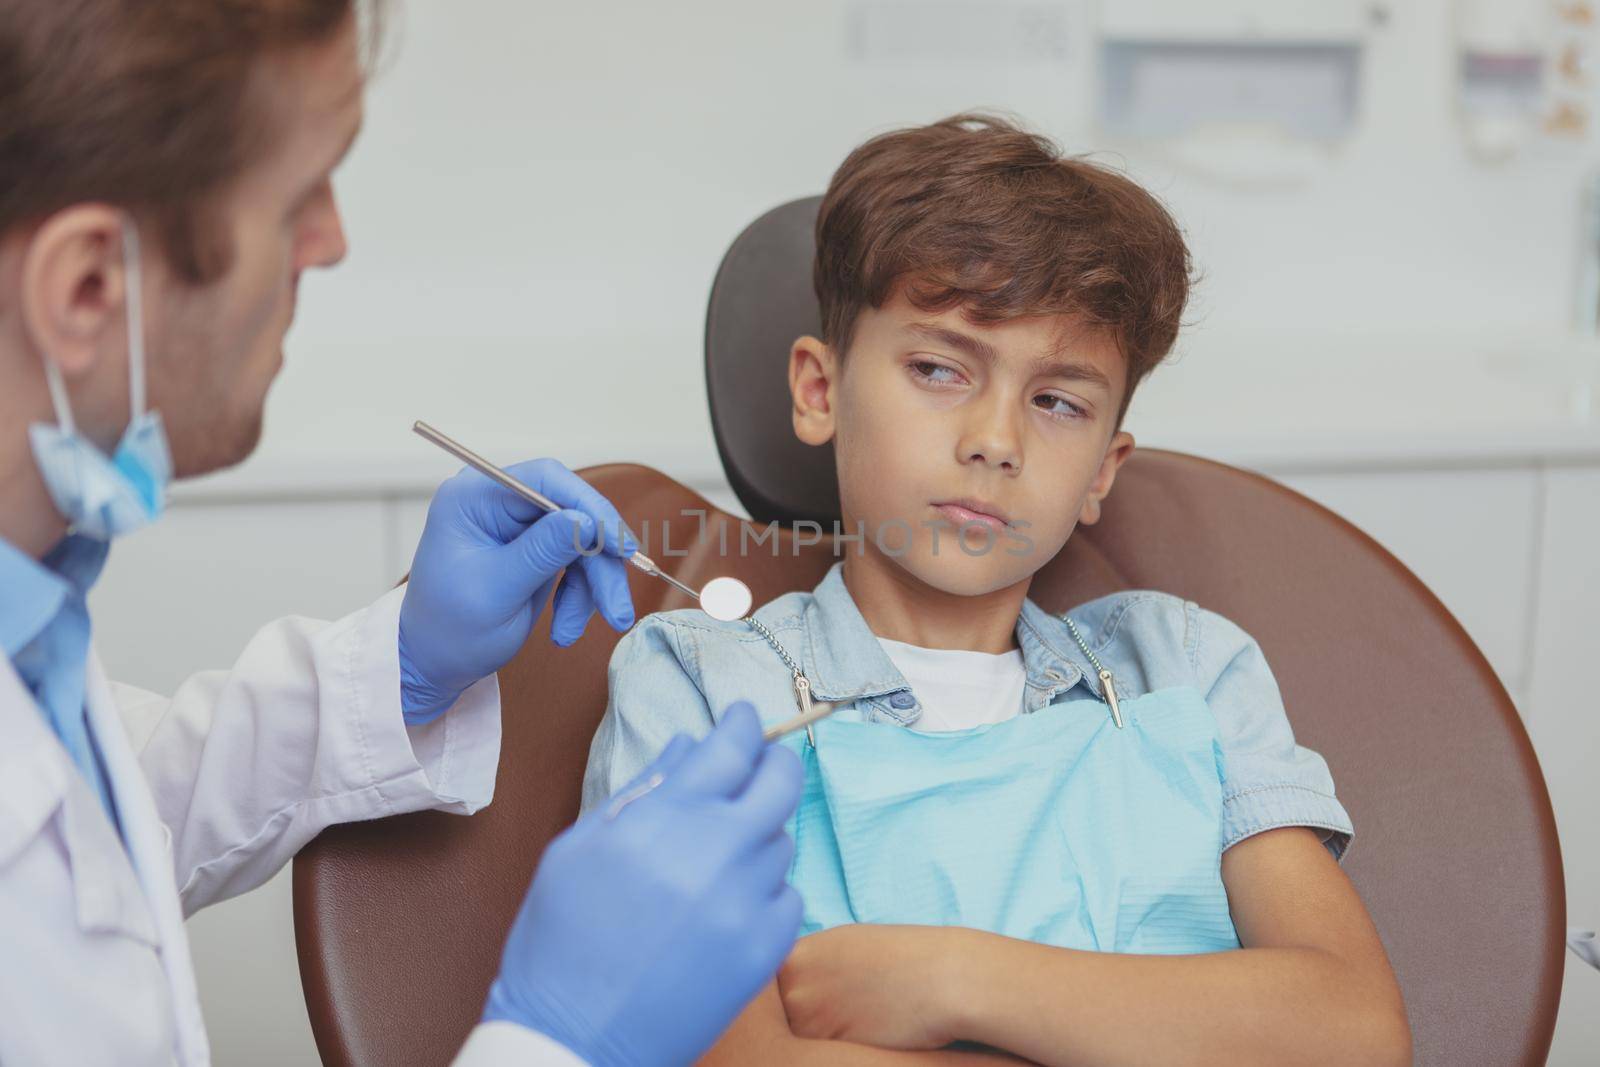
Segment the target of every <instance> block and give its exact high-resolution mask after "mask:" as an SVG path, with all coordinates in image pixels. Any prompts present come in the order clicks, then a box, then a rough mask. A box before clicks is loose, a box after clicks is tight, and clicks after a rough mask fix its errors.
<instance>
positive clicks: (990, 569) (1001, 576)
mask: <svg viewBox="0 0 1600 1067" xmlns="http://www.w3.org/2000/svg"><path fill="white" fill-rule="evenodd" d="M947 547H948V546H946V545H940V546H939V553H938V555H934V554H932V553H929V552H918V553H910V554H907V555H906V556H904V557H902V558H901V559H899V560H897V561H896V562H898V563H899V564H900V566H901V567H903V568H905V570H906V571H908V572H909V573H910V574H911V575H912V576H913V577H915V578H916V579H917V580H918V581H920V582H922V583H923V584H924V585H927V586H930V587H931V588H933V589H937V590H938V591H939V592H941V593H948V594H949V595H951V596H968V597H975V596H987V595H988V594H990V593H995V592H998V591H1000V590H1002V589H1009V588H1011V587H1012V586H1014V585H1016V584H1017V583H1018V582H1025V581H1027V580H1028V579H1030V578H1032V577H1033V572H1034V570H1035V569H1036V568H1035V567H1034V566H1033V564H1034V562H1035V561H1033V560H1030V559H1027V558H1023V557H1017V556H1008V555H1006V554H1005V551H1004V550H1003V549H996V550H994V551H991V552H989V553H987V554H985V555H978V556H973V555H968V554H966V553H965V552H962V551H961V549H959V548H955V549H952V550H951V551H949V552H947V551H945V550H946V548H947Z"/></svg>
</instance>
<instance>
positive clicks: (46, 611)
mask: <svg viewBox="0 0 1600 1067" xmlns="http://www.w3.org/2000/svg"><path fill="white" fill-rule="evenodd" d="M110 547H111V546H110V545H109V544H107V543H106V542H104V541H96V540H93V539H91V538H88V537H81V536H78V535H76V534H74V535H72V536H68V537H64V538H62V539H61V541H60V542H59V543H57V545H56V546H55V547H54V548H52V549H51V550H50V552H49V553H48V554H47V555H46V556H45V557H44V559H43V560H36V559H34V558H33V557H32V556H29V555H26V554H24V553H23V551H22V550H21V549H19V548H17V547H16V546H15V545H13V544H11V542H9V541H7V540H5V539H4V538H0V651H3V652H4V653H5V656H6V658H7V659H15V658H16V657H17V654H18V653H20V652H21V651H22V650H23V649H24V648H27V647H28V646H29V645H30V644H32V643H33V640H34V639H35V638H36V637H38V636H39V635H40V634H41V633H43V632H44V629H45V627H46V626H48V625H50V620H52V619H54V618H55V617H56V615H58V614H59V613H60V611H61V608H62V605H64V604H65V603H66V602H67V598H68V597H69V596H71V595H72V594H73V593H77V594H79V595H80V596H82V595H86V594H87V593H88V591H89V588H90V587H91V586H93V585H94V583H95V580H96V579H98V578H99V577H100V572H101V570H102V569H103V568H104V567H105V562H106V556H107V554H108V553H109V551H110Z"/></svg>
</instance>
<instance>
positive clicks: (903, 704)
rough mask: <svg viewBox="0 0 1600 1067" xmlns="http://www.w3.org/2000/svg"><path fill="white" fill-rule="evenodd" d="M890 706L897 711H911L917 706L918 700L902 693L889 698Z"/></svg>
mask: <svg viewBox="0 0 1600 1067" xmlns="http://www.w3.org/2000/svg"><path fill="white" fill-rule="evenodd" d="M889 706H890V707H891V708H894V709H895V710H896V711H909V710H910V709H912V708H914V707H916V706H917V698H916V697H914V696H912V695H911V694H910V693H907V692H904V691H902V692H899V693H896V694H895V695H894V696H892V697H890V698H889Z"/></svg>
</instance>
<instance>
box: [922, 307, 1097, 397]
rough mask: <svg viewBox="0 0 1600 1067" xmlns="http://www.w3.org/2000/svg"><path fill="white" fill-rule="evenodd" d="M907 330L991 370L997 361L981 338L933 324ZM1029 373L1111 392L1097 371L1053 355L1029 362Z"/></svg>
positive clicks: (993, 352) (997, 354) (988, 345)
mask: <svg viewBox="0 0 1600 1067" xmlns="http://www.w3.org/2000/svg"><path fill="white" fill-rule="evenodd" d="M907 329H909V330H911V332H913V333H916V334H920V335H921V336H923V337H925V338H927V339H928V340H930V341H935V342H937V343H939V344H943V345H948V346H949V347H951V348H954V349H958V350H959V351H962V352H965V353H966V354H967V355H969V356H971V357H972V358H973V359H976V360H978V361H980V362H982V363H984V364H986V365H988V366H993V365H994V364H995V363H996V362H997V361H998V360H999V359H1000V353H999V352H997V351H995V348H994V346H993V345H991V344H990V343H989V342H987V341H985V340H983V339H982V338H981V337H973V336H972V335H971V334H965V333H962V332H961V331H960V330H952V329H950V328H949V327H948V326H941V325H939V324H938V323H935V322H913V323H909V324H908V325H907ZM1033 373H1035V374H1038V375H1041V376H1044V377H1047V378H1066V379H1069V380H1071V381H1079V382H1090V383H1092V384H1094V385H1098V386H1100V387H1101V388H1102V389H1105V390H1107V391H1109V390H1110V389H1111V380H1110V379H1109V378H1107V377H1106V376H1105V373H1104V372H1103V371H1101V370H1100V368H1099V367H1096V366H1094V365H1092V364H1089V363H1083V362H1079V361H1076V360H1070V359H1061V358H1060V357H1058V356H1056V355H1055V354H1054V353H1051V354H1049V355H1043V356H1039V357H1038V358H1036V359H1035V360H1034V361H1033Z"/></svg>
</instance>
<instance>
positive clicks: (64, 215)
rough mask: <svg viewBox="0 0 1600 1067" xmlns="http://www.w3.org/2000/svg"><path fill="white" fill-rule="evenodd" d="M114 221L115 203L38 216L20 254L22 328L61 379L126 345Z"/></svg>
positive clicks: (119, 217)
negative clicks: (41, 220)
mask: <svg viewBox="0 0 1600 1067" xmlns="http://www.w3.org/2000/svg"><path fill="white" fill-rule="evenodd" d="M122 227H123V214H122V212H121V211H120V210H118V209H117V208H114V207H111V206H110V205H108V204H77V205H74V206H72V207H69V208H66V209H64V210H62V211H58V212H57V213H56V214H54V215H52V216H50V217H49V218H48V219H46V220H45V221H44V223H43V224H41V225H40V226H39V228H38V230H37V231H35V232H34V234H33V235H32V236H31V237H30V238H29V239H28V244H27V247H26V249H25V251H24V252H23V257H22V272H21V286H20V288H21V292H20V294H19V296H20V299H19V305H20V307H19V310H20V312H21V318H22V326H23V329H24V330H25V331H26V332H27V336H28V340H29V342H30V343H31V344H32V345H33V347H34V348H35V349H36V350H37V351H38V352H39V353H41V355H42V357H43V358H45V359H50V360H53V361H54V362H55V364H56V366H58V367H59V368H61V374H62V377H64V378H66V379H67V381H68V382H69V383H70V382H72V381H73V380H74V379H76V378H82V377H84V376H85V375H87V374H88V373H89V372H90V371H91V370H93V369H94V367H95V364H96V362H97V360H99V359H100V358H101V357H102V356H103V355H105V354H108V353H115V354H117V355H119V356H121V355H123V354H124V353H125V352H126V351H127V349H126V344H125V339H124V338H123V336H122V335H123V332H124V325H123V324H124V317H125V309H124V308H123V300H124V299H125V297H126V295H127V289H126V284H127V282H126V279H125V278H124V277H123V267H122ZM112 334H115V335H116V336H115V337H113V336H112ZM112 342H115V343H112ZM119 362H121V360H119Z"/></svg>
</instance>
